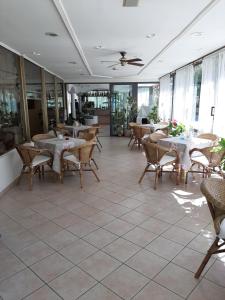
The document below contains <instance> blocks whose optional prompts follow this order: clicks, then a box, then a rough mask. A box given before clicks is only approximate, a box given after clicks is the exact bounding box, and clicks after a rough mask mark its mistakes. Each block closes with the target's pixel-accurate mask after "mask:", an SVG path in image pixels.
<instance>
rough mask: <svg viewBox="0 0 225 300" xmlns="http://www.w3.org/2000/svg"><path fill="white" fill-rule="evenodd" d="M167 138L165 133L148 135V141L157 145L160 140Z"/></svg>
mask: <svg viewBox="0 0 225 300" xmlns="http://www.w3.org/2000/svg"><path fill="white" fill-rule="evenodd" d="M165 138H167V135H166V134H165V133H160V132H153V133H151V134H150V135H149V137H148V139H149V141H150V142H151V143H157V142H158V141H159V140H161V139H165Z"/></svg>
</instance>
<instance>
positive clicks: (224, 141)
mask: <svg viewBox="0 0 225 300" xmlns="http://www.w3.org/2000/svg"><path fill="white" fill-rule="evenodd" d="M224 150H225V138H221V139H220V140H219V142H218V145H217V146H215V147H213V149H212V152H215V153H218V152H221V151H224ZM221 168H222V170H223V172H225V157H224V158H223V159H222V161H221Z"/></svg>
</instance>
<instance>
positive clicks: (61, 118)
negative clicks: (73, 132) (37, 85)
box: [56, 78, 65, 123]
mask: <svg viewBox="0 0 225 300" xmlns="http://www.w3.org/2000/svg"><path fill="white" fill-rule="evenodd" d="M56 80H57V97H58V110H59V122H60V123H63V122H64V119H65V118H64V117H65V116H64V109H65V105H64V99H63V81H62V80H60V79H59V78H57V79H56Z"/></svg>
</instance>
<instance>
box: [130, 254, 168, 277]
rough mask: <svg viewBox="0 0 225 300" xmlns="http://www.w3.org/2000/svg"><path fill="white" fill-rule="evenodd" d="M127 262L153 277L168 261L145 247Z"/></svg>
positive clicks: (140, 271) (147, 275)
mask: <svg viewBox="0 0 225 300" xmlns="http://www.w3.org/2000/svg"><path fill="white" fill-rule="evenodd" d="M126 264H127V265H128V266H130V267H131V268H133V269H135V270H136V271H138V272H139V273H141V274H143V275H145V276H146V277H148V278H151V279H152V278H153V277H154V276H155V275H157V274H158V273H159V272H160V271H161V270H162V269H163V268H164V267H165V266H166V265H167V264H168V261H167V260H165V259H164V258H162V257H159V256H158V255H155V254H153V253H151V252H149V251H147V250H145V249H143V250H141V251H140V252H138V253H137V254H136V255H134V256H133V257H131V258H130V259H129V260H128V261H127V262H126Z"/></svg>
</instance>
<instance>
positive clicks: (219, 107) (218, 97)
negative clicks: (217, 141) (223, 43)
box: [213, 51, 225, 138]
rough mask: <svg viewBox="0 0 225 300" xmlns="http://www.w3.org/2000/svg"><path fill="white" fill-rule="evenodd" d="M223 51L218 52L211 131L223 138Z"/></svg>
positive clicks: (224, 95) (224, 53) (224, 82)
mask: <svg viewBox="0 0 225 300" xmlns="http://www.w3.org/2000/svg"><path fill="white" fill-rule="evenodd" d="M224 116H225V51H222V52H220V53H219V54H218V75H217V85H216V93H215V115H214V126H213V132H214V133H216V134H217V135H219V136H220V137H224V138H225V125H224Z"/></svg>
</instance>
